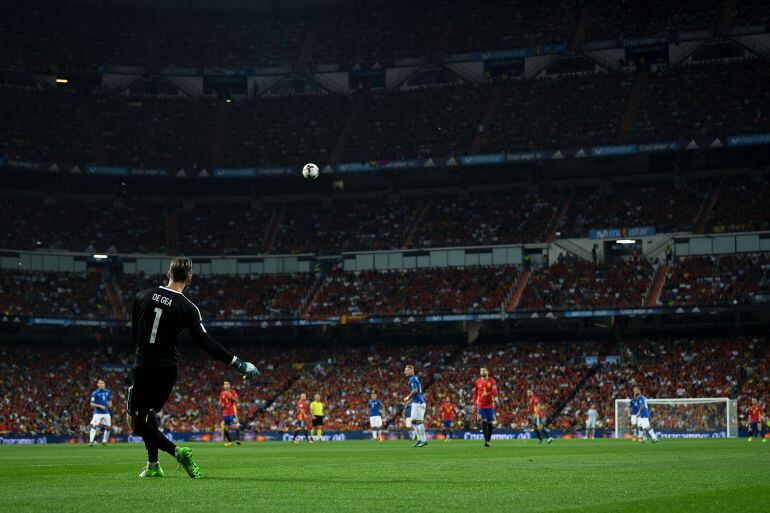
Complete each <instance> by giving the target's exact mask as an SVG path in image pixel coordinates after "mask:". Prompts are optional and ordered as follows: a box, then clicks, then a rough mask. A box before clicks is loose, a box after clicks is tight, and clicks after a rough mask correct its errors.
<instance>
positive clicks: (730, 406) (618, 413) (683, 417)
mask: <svg viewBox="0 0 770 513" xmlns="http://www.w3.org/2000/svg"><path fill="white" fill-rule="evenodd" d="M647 406H648V408H649V410H650V427H652V429H654V430H655V432H656V433H658V434H659V436H660V437H662V438H735V437H737V436H738V401H737V400H736V399H730V398H729V397H682V398H678V399H647ZM629 436H631V400H630V399H615V438H625V437H629Z"/></svg>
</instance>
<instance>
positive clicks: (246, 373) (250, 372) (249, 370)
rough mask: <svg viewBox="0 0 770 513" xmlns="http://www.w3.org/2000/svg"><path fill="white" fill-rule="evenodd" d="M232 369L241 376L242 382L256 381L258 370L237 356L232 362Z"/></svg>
mask: <svg viewBox="0 0 770 513" xmlns="http://www.w3.org/2000/svg"><path fill="white" fill-rule="evenodd" d="M233 367H235V368H236V369H238V372H240V373H241V374H242V375H243V381H250V380H253V379H256V378H257V376H259V370H258V369H257V368H256V367H255V366H254V365H253V364H251V363H249V362H245V361H243V360H241V359H240V358H238V357H237V356H236V357H235V361H234V362H233Z"/></svg>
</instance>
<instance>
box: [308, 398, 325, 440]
mask: <svg viewBox="0 0 770 513" xmlns="http://www.w3.org/2000/svg"><path fill="white" fill-rule="evenodd" d="M313 399H314V400H313V402H312V403H310V415H312V416H313V426H312V429H310V439H311V440H312V439H313V432H314V431H315V441H316V442H320V441H321V435H322V434H323V431H324V429H323V425H324V403H322V402H321V394H316V395H315V396H314V397H313Z"/></svg>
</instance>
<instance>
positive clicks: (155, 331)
mask: <svg viewBox="0 0 770 513" xmlns="http://www.w3.org/2000/svg"><path fill="white" fill-rule="evenodd" d="M161 315H163V309H162V308H156V309H155V321H154V322H153V323H152V333H150V344H154V343H155V335H157V334H158V324H160V316H161Z"/></svg>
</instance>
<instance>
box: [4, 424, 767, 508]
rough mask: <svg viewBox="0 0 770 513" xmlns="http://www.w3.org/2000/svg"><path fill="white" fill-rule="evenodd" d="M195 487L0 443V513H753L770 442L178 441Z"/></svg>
mask: <svg viewBox="0 0 770 513" xmlns="http://www.w3.org/2000/svg"><path fill="white" fill-rule="evenodd" d="M191 446H192V447H193V450H194V455H195V456H196V459H197V460H198V463H199V464H200V466H201V468H202V470H203V472H204V478H203V479H200V480H193V479H190V478H188V477H187V475H186V474H185V473H184V472H183V471H181V470H180V471H175V470H174V467H175V462H173V461H172V460H171V458H170V457H168V456H167V455H165V454H163V453H161V465H162V466H163V468H164V470H165V471H166V477H165V478H163V479H140V478H138V477H136V476H137V474H138V472H139V471H140V470H141V468H142V466H143V465H144V460H145V453H144V450H143V446H141V445H128V444H121V445H114V446H110V447H101V446H97V447H93V448H89V447H87V446H82V445H48V446H46V445H40V446H2V447H0V511H9V512H25V511H46V512H48V511H55V512H61V513H64V512H70V511H72V512H88V511H109V512H123V511H125V512H130V513H155V512H164V513H167V512H176V511H179V512H193V511H207V512H226V513H233V512H240V511H244V512H245V511H249V512H254V511H271V512H272V511H279V512H280V511H287V512H292V513H297V512H304V511H310V512H314V513H315V512H345V511H355V512H359V511H371V512H378V513H379V512H389V511H398V512H403V511H415V512H429V511H438V512H444V513H446V512H455V511H457V512H470V511H482V512H485V513H492V512H498V511H499V512H537V513H543V512H549V511H559V512H578V511H590V512H622V511H629V512H634V513H643V512H664V513H675V512H682V511H692V512H698V513H705V512H720V513H722V512H732V511H738V512H745V513H749V512H761V511H770V477H768V476H770V443H766V444H760V443H757V442H754V443H748V442H747V441H746V439H739V440H663V441H662V442H661V443H659V444H657V445H651V444H647V445H641V444H634V443H632V442H630V441H616V440H602V441H598V440H597V441H587V440H557V441H556V442H554V443H553V444H552V445H550V446H538V445H537V443H536V442H535V441H497V442H496V443H495V444H494V447H492V448H491V449H486V448H484V447H483V446H482V444H481V443H480V442H476V441H473V442H471V441H460V440H457V441H452V442H449V443H444V442H440V441H434V442H431V444H430V445H428V446H427V447H425V448H422V449H413V448H412V447H411V444H410V443H408V442H405V441H404V442H401V441H399V442H383V443H376V442H371V441H357V442H352V441H351V442H326V443H321V444H315V445H309V444H301V445H298V446H294V445H290V444H288V443H278V442H267V443H251V444H247V445H244V446H242V447H222V446H221V445H216V444H213V443H210V444H202V443H201V444H191Z"/></svg>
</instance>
